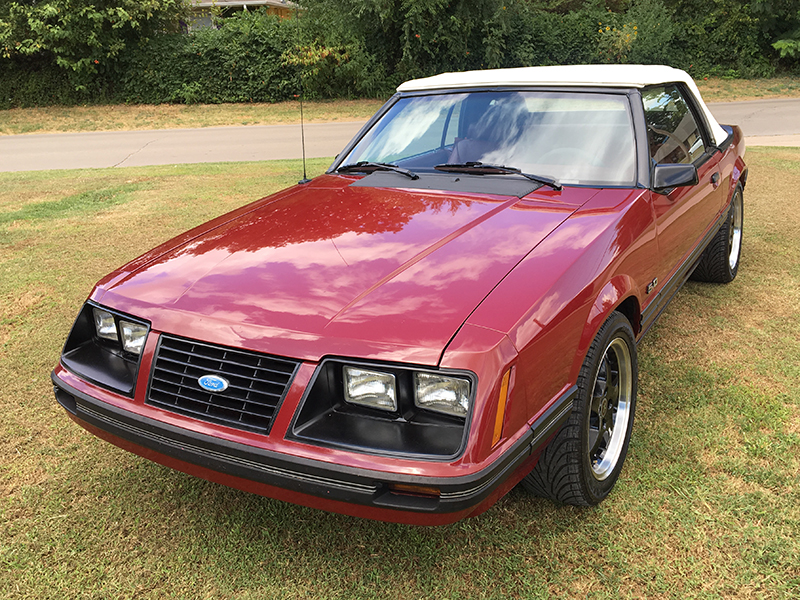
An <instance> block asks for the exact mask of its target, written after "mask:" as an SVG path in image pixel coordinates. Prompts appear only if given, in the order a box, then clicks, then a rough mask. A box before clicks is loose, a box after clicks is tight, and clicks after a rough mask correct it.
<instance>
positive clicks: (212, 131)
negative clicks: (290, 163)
mask: <svg viewBox="0 0 800 600" xmlns="http://www.w3.org/2000/svg"><path fill="white" fill-rule="evenodd" d="M709 107H710V108H711V111H712V112H713V113H714V116H715V117H716V118H717V120H718V121H720V122H721V123H736V124H738V125H740V126H741V127H742V129H743V130H744V133H745V136H747V144H748V145H751V146H754V145H768V146H800V99H786V100H754V101H750V102H717V103H710V104H709ZM363 124H364V123H363V122H348V123H310V124H307V125H306V127H305V138H306V156H308V157H309V158H316V157H326V156H334V155H335V154H337V153H338V152H339V151H340V150H341V149H342V148H343V147H344V145H345V144H346V143H347V142H348V141H349V140H350V138H352V137H353V136H354V135H355V134H356V133H357V132H358V130H359V129H360V128H361V127H362V126H363ZM300 157H301V146H300V126H299V125H270V126H260V125H259V126H257V125H253V126H246V127H208V128H203V129H162V130H156V131H110V132H96V133H55V134H28V135H11V136H0V171H38V170H46V169H77V168H100V167H132V166H142V165H164V164H176V163H202V162H225V161H250V160H273V159H279V158H300Z"/></svg>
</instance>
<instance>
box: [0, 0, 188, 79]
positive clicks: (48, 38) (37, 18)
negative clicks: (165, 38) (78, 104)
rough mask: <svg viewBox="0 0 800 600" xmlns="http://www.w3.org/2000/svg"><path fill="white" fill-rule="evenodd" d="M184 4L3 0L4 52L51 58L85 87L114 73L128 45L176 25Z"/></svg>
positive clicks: (0, 33)
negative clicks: (90, 82) (96, 79)
mask: <svg viewBox="0 0 800 600" xmlns="http://www.w3.org/2000/svg"><path fill="white" fill-rule="evenodd" d="M186 10H187V8H186V6H185V5H184V2H183V0H39V1H37V0H27V1H22V0H17V1H12V2H8V1H5V2H2V3H0V56H2V58H4V59H15V58H16V59H18V58H38V59H40V60H43V61H48V62H53V63H54V64H56V65H57V66H58V67H60V68H61V69H64V70H65V71H67V72H68V74H69V77H70V79H71V81H72V82H73V84H74V85H75V87H76V89H82V88H85V86H86V85H87V84H88V82H89V81H91V80H92V79H93V78H95V77H96V76H97V75H98V74H100V75H107V76H108V75H111V74H113V73H114V72H115V71H116V70H117V68H118V64H119V58H120V57H121V55H122V53H123V52H124V51H125V50H126V48H130V47H131V46H134V45H136V44H139V43H141V42H143V41H146V40H147V39H148V38H149V37H151V36H153V35H155V34H157V33H159V32H162V31H169V30H176V29H177V28H178V27H179V26H180V21H181V19H182V18H183V17H184V16H185V15H186V14H187V13H186Z"/></svg>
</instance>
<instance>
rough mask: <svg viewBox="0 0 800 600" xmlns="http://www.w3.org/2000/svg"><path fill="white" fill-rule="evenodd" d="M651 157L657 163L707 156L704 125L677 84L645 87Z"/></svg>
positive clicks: (690, 159)
mask: <svg viewBox="0 0 800 600" xmlns="http://www.w3.org/2000/svg"><path fill="white" fill-rule="evenodd" d="M642 102H643V104H644V115H645V121H646V122H647V140H648V143H649V145H650V157H651V158H652V159H653V161H654V162H656V163H692V162H694V161H695V160H697V159H698V158H700V157H701V156H702V155H703V152H704V151H705V146H704V144H703V139H702V137H701V136H700V128H699V127H698V126H697V122H696V121H695V120H694V116H693V115H692V111H691V110H690V109H689V105H688V104H687V103H686V100H684V99H683V96H682V95H681V92H680V90H679V89H678V87H677V86H675V85H666V86H657V87H651V88H647V89H644V90H642Z"/></svg>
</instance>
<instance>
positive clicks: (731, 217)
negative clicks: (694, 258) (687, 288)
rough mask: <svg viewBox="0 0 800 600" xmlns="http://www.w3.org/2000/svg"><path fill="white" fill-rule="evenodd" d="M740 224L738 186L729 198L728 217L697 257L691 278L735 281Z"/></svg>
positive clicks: (740, 193)
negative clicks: (698, 260)
mask: <svg viewBox="0 0 800 600" xmlns="http://www.w3.org/2000/svg"><path fill="white" fill-rule="evenodd" d="M743 223H744V202H743V200H742V188H741V186H737V188H736V191H735V192H734V193H733V198H732V199H731V208H730V210H729V212H728V218H727V219H726V220H725V222H724V223H723V224H722V227H720V228H719V231H718V232H717V235H715V236H714V239H712V240H711V243H710V244H708V246H707V247H706V249H705V250H704V251H703V254H702V255H701V256H700V262H698V263H697V267H695V270H694V273H692V276H691V278H692V279H694V280H695V281H705V282H707V283H730V282H731V281H733V280H734V278H735V277H736V273H738V272H739V258H740V257H741V254H742V225H743Z"/></svg>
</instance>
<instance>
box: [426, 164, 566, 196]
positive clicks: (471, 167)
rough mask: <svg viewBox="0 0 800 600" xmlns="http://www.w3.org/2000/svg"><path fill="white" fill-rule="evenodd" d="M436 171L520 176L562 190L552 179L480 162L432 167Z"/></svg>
mask: <svg viewBox="0 0 800 600" xmlns="http://www.w3.org/2000/svg"><path fill="white" fill-rule="evenodd" d="M433 168H434V169H436V170H437V171H445V172H448V173H472V174H474V175H521V176H522V177H525V178H526V179H530V180H531V181H535V182H536V183H540V184H542V185H546V186H549V187H551V188H553V189H554V190H556V191H560V190H561V189H562V187H561V184H560V183H558V181H556V180H555V179H553V178H552V177H545V176H544V175H531V174H530V173H523V172H522V171H520V170H519V169H517V168H516V167H506V166H504V165H491V164H487V163H482V162H465V163H454V164H444V165H436V166H435V167H433Z"/></svg>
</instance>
